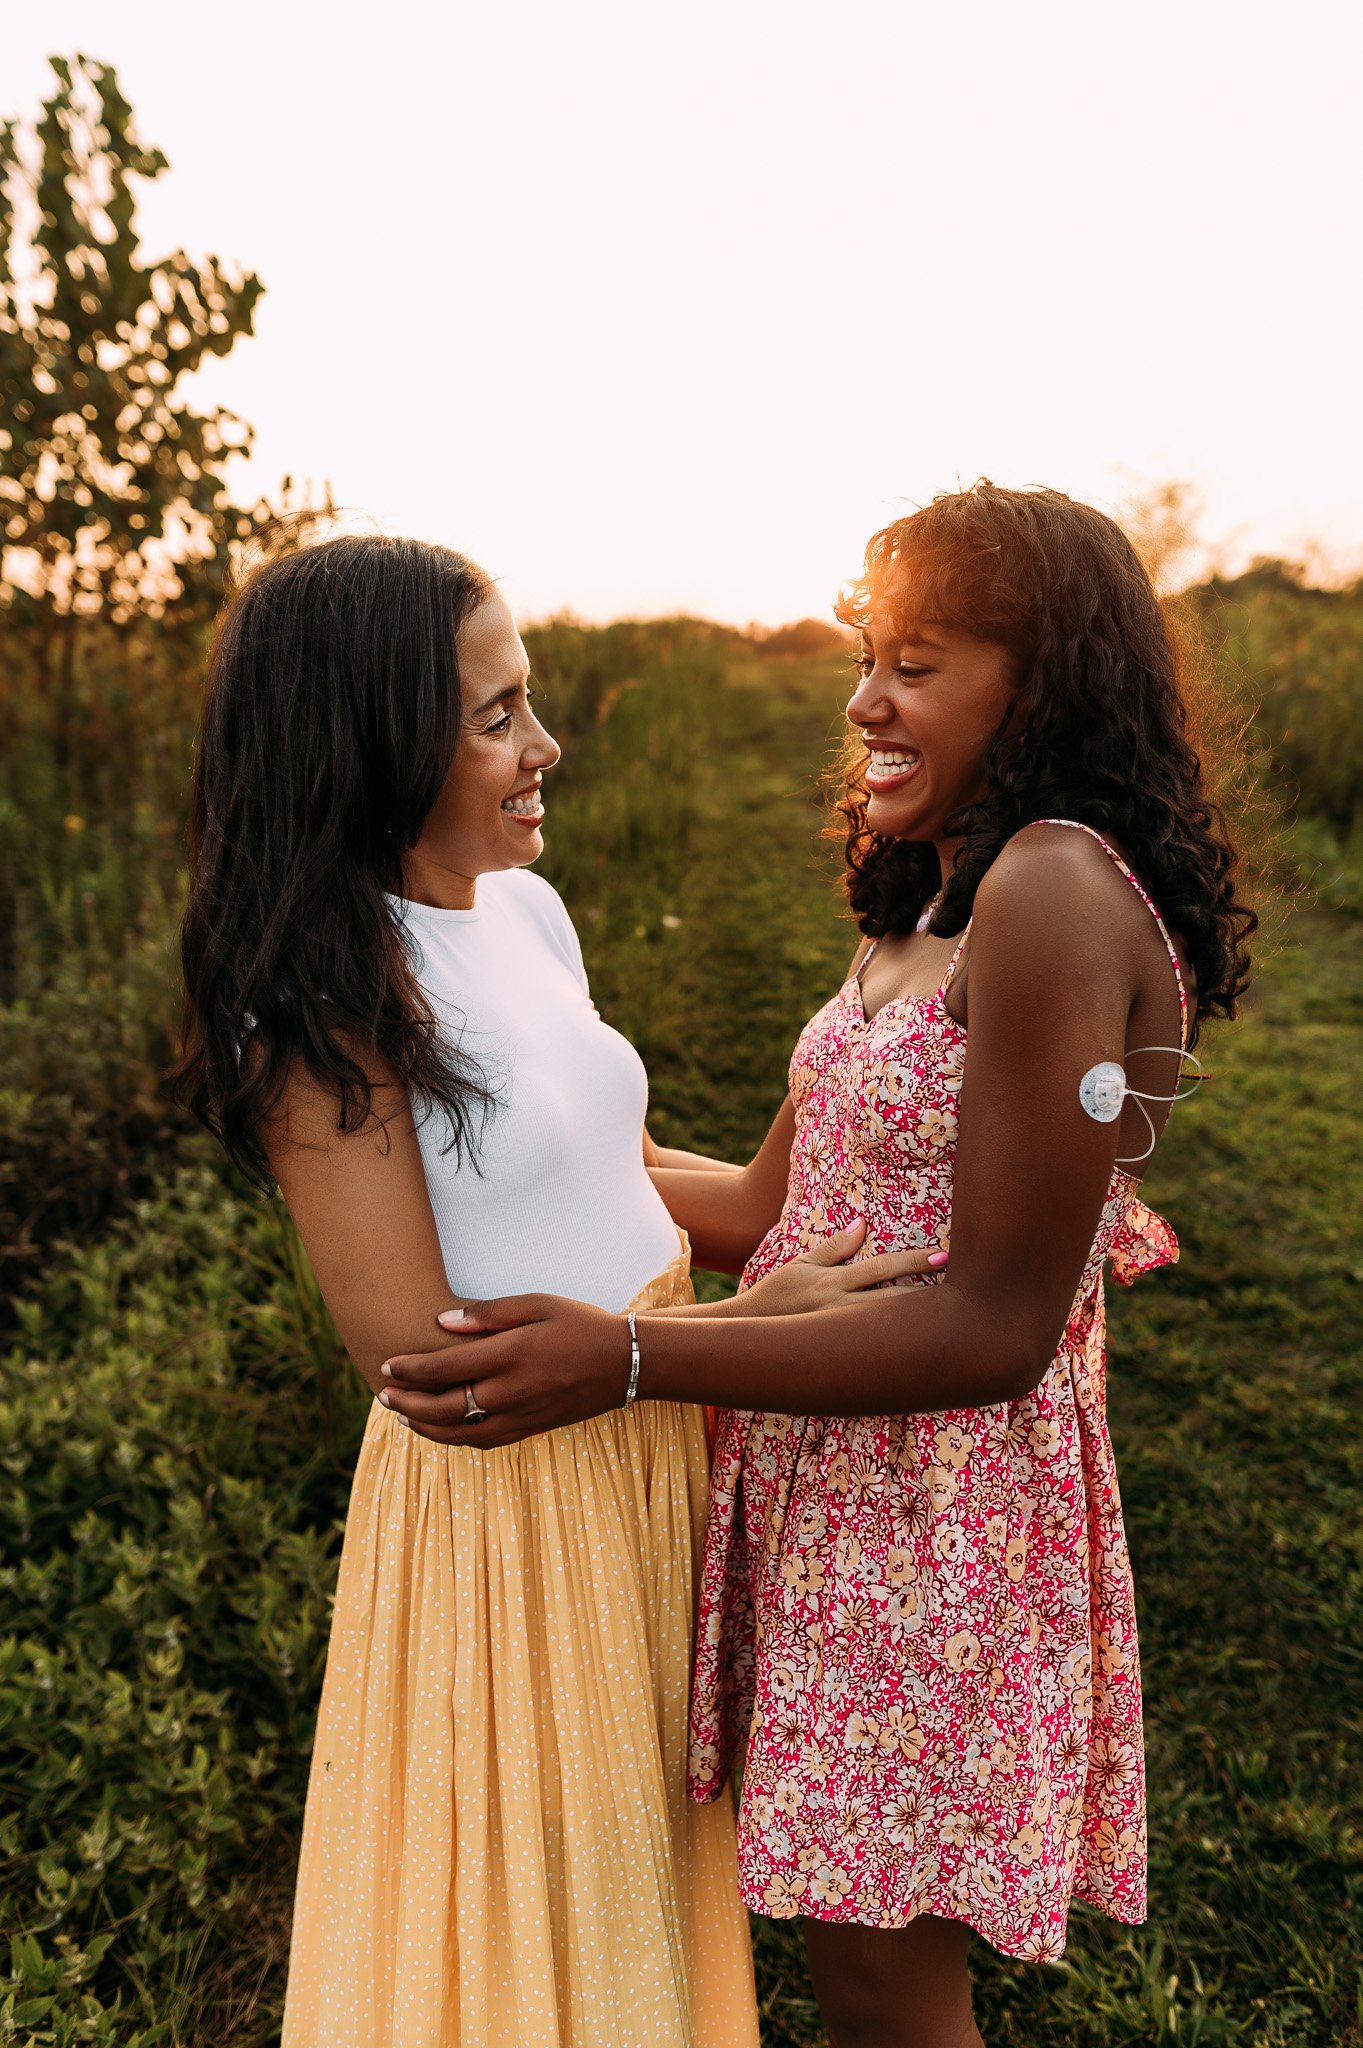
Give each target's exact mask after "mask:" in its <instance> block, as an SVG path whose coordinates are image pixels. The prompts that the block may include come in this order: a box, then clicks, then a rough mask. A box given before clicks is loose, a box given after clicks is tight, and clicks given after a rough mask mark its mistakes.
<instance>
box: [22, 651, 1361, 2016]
mask: <svg viewBox="0 0 1363 2048" xmlns="http://www.w3.org/2000/svg"><path fill="white" fill-rule="evenodd" d="M622 648H623V650H624V651H622ZM570 651H571V650H570ZM577 652H578V654H580V656H581V659H580V660H579V661H578V663H577V666H576V667H575V668H574V667H572V666H571V665H570V664H568V663H567V662H566V661H565V670H567V671H568V673H569V675H570V678H577V680H576V682H575V683H574V688H575V689H577V690H578V691H579V697H580V693H581V689H583V688H585V687H586V685H585V684H584V683H583V682H582V677H583V676H587V679H588V681H590V676H589V675H588V670H589V669H590V664H591V662H592V661H593V660H594V659H595V658H596V657H595V654H594V651H593V648H592V647H591V645H590V644H588V643H584V644H583V647H582V648H581V649H579V650H577ZM626 652H627V653H628V660H627V659H626ZM584 664H585V665H586V666H585V667H584ZM610 676H611V680H610V681H609V683H608V684H607V685H605V686H604V687H603V688H601V689H598V690H597V691H596V694H595V696H594V697H592V698H591V703H592V706H593V708H592V712H591V715H590V716H589V717H582V716H579V717H578V718H577V720H576V730H575V731H574V734H573V745H572V750H571V752H570V755H569V758H568V760H567V761H566V762H565V768H564V773H563V777H562V780H561V785H560V787H561V794H560V797H559V799H558V801H557V802H556V803H555V806H554V813H553V827H552V830H553V839H552V844H551V850H550V855H549V858H548V860H547V861H546V867H545V871H546V872H548V873H549V874H550V875H551V877H552V878H553V879H555V880H557V881H558V882H559V883H560V885H561V886H562V887H563V888H564V890H565V893H566V894H567V895H568V897H569V901H570V904H571V907H572V908H573V910H574V913H575V915H576V916H577V918H578V920H579V925H580V929H581V931H582V936H583V940H584V948H585V951H586V954H587V958H588V962H589V966H590V968H591V971H592V976H593V982H594V987H595V990H596V993H597V997H598V1001H599V1002H600V1004H601V1006H602V1008H603V1010H604V1011H605V1013H606V1014H607V1015H608V1016H609V1017H610V1018H611V1020H612V1021H613V1022H615V1023H616V1024H618V1025H619V1026H620V1027H621V1028H622V1029H624V1030H626V1031H627V1032H629V1033H630V1034H631V1035H632V1036H633V1037H634V1038H635V1040H636V1042H637V1043H638V1044H639V1045H640V1047H641V1050H642V1051H643V1052H644V1055H645V1058H646V1060H647V1061H648V1064H649V1068H650V1072H651V1074H652V1076H653V1111H652V1116H651V1122H652V1125H653V1128H654V1131H655V1134H656V1135H657V1136H658V1137H659V1138H661V1139H662V1140H664V1141H665V1142H680V1141H686V1142H688V1143H691V1144H696V1145H699V1146H703V1147H705V1148H707V1149H713V1150H716V1151H722V1152H730V1153H733V1154H735V1155H741V1154H742V1153H743V1152H744V1151H746V1150H747V1149H748V1148H750V1147H751V1146H753V1145H754V1144H755V1143H756V1142H757V1140H758V1139H759V1137H760V1136H761V1134H762V1132H763V1130H764V1129H765V1127H766V1123H767V1121H768V1119H769V1117H770V1116H771V1114H772V1113H773V1112H774V1110H775V1109H776V1107H777V1105H778V1104H779V1102H780V1099H781V1095H782V1092H783V1088H784V1069H785V1063H786V1060H787V1058H788V1055H789V1049H790V1045H791V1042H792V1040H793V1038H794V1035H795V1032H796V1030H797V1029H798V1027H799V1025H800V1024H801V1022H802V1021H803V1020H804V1018H805V1017H806V1016H807V1015H808V1014H809V1012H810V1010H811V1009H812V1008H813V1007H814V1006H815V1005H816V1004H817V1003H818V1002H820V1001H821V1000H822V999H823V997H824V995H825V994H826V993H827V992H828V991H829V989H830V988H832V987H833V986H835V985H836V983H837V981H838V980H839V979H840V977H841V975H842V973H843V971H844V968H845V964H846V961H847V959H848V957H849V956H850V953H851V950H852V945H853V939H854V934H853V933H852V931H851V929H850V927H849V926H848V924H847V922H846V920H845V919H844V918H843V916H842V914H841V912H840V908H839V904H838V899H837V894H836V889H835V887H834V884H833V881H832V879H831V872H830V861H829V857H828V855H827V853H826V852H825V851H824V850H822V849H820V848H819V846H818V844H817V832H818V827H819V824H820V822H821V813H820V809H819V807H818V805H817V803H816V801H815V795H814V781H815V775H816V773H817V770H818V768H819V766H820V763H821V760H822V758H823V756H824V750H825V747H826V744H827V741H828V736H829V733H830V730H831V729H832V726H833V723H834V720H835V717H836V710H837V703H838V688H839V680H838V676H837V672H836V670H835V668H834V667H832V666H830V665H829V664H827V663H823V664H820V663H817V662H805V663H797V662H791V663H775V662H772V663H764V664H760V665H759V664H758V663H756V662H755V661H753V660H751V659H750V658H749V657H748V656H746V655H745V654H744V653H742V652H741V651H735V650H734V649H733V648H732V647H727V648H725V647H719V648H717V647H716V645H713V644H708V643H705V642H704V641H703V640H695V639H688V638H687V637H686V635H684V634H681V635H678V636H677V638H676V645H675V646H674V647H673V648H672V650H671V655H670V658H668V659H664V658H663V651H661V650H660V649H659V647H658V646H657V645H656V644H654V645H653V646H652V649H651V651H650V645H649V643H647V642H646V641H640V642H639V643H638V645H637V646H635V645H634V643H630V642H624V643H622V646H621V647H617V648H616V649H615V651H614V655H613V657H612V666H611V670H610ZM636 680H638V681H639V687H637V688H635V687H631V684H632V683H633V682H634V681H636ZM603 703H604V705H605V710H604V712H603V711H602V708H601V707H602V704H603ZM546 710H547V714H548V716H549V719H550V722H551V724H552V723H553V722H554V703H553V694H552V692H551V694H550V697H549V701H548V703H547V706H546ZM831 866H832V869H833V870H835V868H836V861H835V860H834V861H833V862H832V864H831ZM1275 946H1276V950H1274V951H1273V952H1272V953H1271V955H1270V957H1269V958H1268V959H1267V960H1266V962H1265V965H1264V970H1263V973H1262V976H1261V979H1260V981H1259V983H1258V985H1257V988H1256V991H1255V995H1254V999H1253V1001H1252V1003H1251V1004H1250V1006H1249V1007H1248V1009H1247V1013H1246V1015H1245V1017H1244V1019H1243V1021H1242V1022H1241V1023H1240V1024H1238V1025H1237V1026H1235V1027H1234V1028H1233V1029H1232V1030H1229V1031H1225V1032H1221V1033H1216V1034H1213V1035H1212V1037H1211V1040H1210V1047H1211V1061H1210V1063H1211V1064H1212V1066H1213V1067H1214V1068H1215V1070H1216V1076H1217V1078H1216V1080H1215V1081H1214V1082H1213V1083H1212V1084H1211V1085H1210V1086H1209V1087H1208V1088H1207V1089H1205V1090H1204V1091H1203V1093H1202V1095H1201V1096H1200V1097H1199V1098H1198V1099H1197V1100H1196V1101H1195V1102H1193V1103H1191V1104H1189V1105H1188V1106H1187V1108H1185V1109H1183V1110H1180V1111H1179V1112H1178V1114H1177V1117H1176V1121H1175V1125H1174V1127H1173V1130H1172V1133H1171V1135H1170V1137H1169V1139H1168V1140H1167V1141H1166V1144H1165V1147H1164V1148H1163V1150H1162V1153H1161V1157H1160V1159H1159V1162H1158V1165H1157V1167H1156V1170H1155V1174H1154V1176H1153V1177H1152V1180H1151V1182H1150V1188H1149V1192H1150V1194H1151V1199H1152V1200H1154V1201H1155V1202H1156V1203H1157V1204H1158V1205H1159V1206H1161V1207H1162V1208H1163V1209H1164V1210H1165V1211H1166V1213H1168V1214H1169V1216H1170V1218H1171V1220H1172V1221H1173V1222H1174V1224H1175V1226H1176V1228H1177V1229H1178V1231H1179V1234H1180V1237H1181V1239H1182V1243H1183V1259H1182V1262H1181V1264H1180V1265H1179V1267H1178V1268H1177V1269H1176V1270H1175V1271H1173V1272H1172V1273H1164V1274H1160V1275H1155V1276H1152V1277H1151V1278H1149V1279H1147V1280H1145V1281H1144V1282H1142V1283H1139V1284H1138V1286H1137V1288H1136V1289H1135V1290H1134V1291H1133V1292H1132V1293H1131V1294H1130V1295H1127V1294H1125V1293H1123V1292H1122V1291H1121V1290H1113V1297H1112V1303H1111V1307H1112V1328H1113V1362H1112V1385H1111V1409H1112V1423H1113V1432H1114V1437H1115V1440H1116V1445H1117V1453H1118V1462H1119V1467H1120V1470H1121V1474H1122V1479H1123V1486H1124V1492H1125V1499H1126V1505H1127V1518H1128V1525H1129V1530H1130V1535H1131V1541H1132V1548H1133V1553H1134V1557H1135V1565H1136V1573H1137V1593H1138V1599H1139V1602H1140V1614H1141V1628H1142V1643H1143V1650H1144V1658H1145V1669H1146V1689H1147V1709H1148V1720H1149V1747H1150V1780H1151V1841H1152V1860H1153V1869H1152V1918H1151V1921H1150V1924H1149V1926H1148V1927H1147V1928H1145V1929H1141V1930H1138V1931H1136V1932H1135V1933H1134V1934H1133V1933H1130V1932H1126V1931H1123V1930H1120V1929H1116V1928H1112V1927H1109V1926H1108V1925H1107V1924H1106V1923H1104V1922H1103V1921H1102V1920H1101V1919H1099V1918H1098V1917H1097V1916H1095V1915H1092V1914H1090V1913H1087V1912H1082V1911H1080V1912H1076V1914H1075V1916H1074V1921H1073V1923H1072V1939H1071V1946H1070V1950H1069V1953H1068V1956H1067V1958H1066V1961H1065V1963H1064V1964H1063V1965H1062V1966H1060V1967H1057V1968H1050V1969H1025V1968H1020V1967H1018V1966H1014V1965H1010V1964H1006V1963H1003V1962H1001V1961H1000V1960H998V1959H997V1958H991V1957H990V1956H989V1955H988V1953H987V1952H985V1951H984V1950H983V1949H982V1948H981V1949H980V1951H979V1956H978V1981H979V2004H980V2010H981V2018H982V2024H983V2027H984V2032H985V2038H986V2040H987V2041H988V2042H989V2043H990V2048H1024V2044H1025V2048H1036V2044H1038V2043H1041V2042H1045V2043H1046V2044H1047V2048H1125V2044H1137V2043H1140V2044H1146V2043H1149V2044H1169V2048H1175V2044H1184V2043H1193V2044H1203V2048H1206V2044H1222V2043H1226V2044H1230V2043H1234V2044H1236V2048H1240V2044H1244V2048H1363V2026H1360V1989H1361V1984H1363V1978H1361V1976H1360V1972H1361V1970H1363V1941H1360V1936H1359V1917H1360V1916H1359V1911H1358V1908H1359V1904H1360V1900H1359V1892H1360V1889H1361V1888H1363V1813H1361V1812H1360V1798H1359V1789H1358V1778H1359V1773H1358V1764H1357V1758H1358V1756H1359V1754H1360V1751H1361V1749H1363V1726H1360V1722H1361V1721H1363V1711H1361V1710H1360V1690H1361V1688H1360V1660H1363V1643H1361V1642H1360V1625H1359V1624H1360V1616H1361V1615H1363V1589H1361V1588H1360V1535H1359V1515H1358V1501H1359V1495H1360V1486H1359V1478H1360V1474H1359V1462H1360V1452H1359V1448H1358V1442H1359V1438H1358V1429H1357V1423H1358V1405H1359V1403H1358V1395H1359V1364H1358V1353H1359V1342H1358V1339H1359V1331H1360V1322H1361V1321H1363V1317H1360V1306H1363V1298H1361V1297H1360V1287H1363V1244H1360V1241H1359V1232H1358V1218H1359V1215H1360V1213H1363V1142H1360V1137H1359V1120H1358V1117H1357V1110H1356V1090H1357V1088H1358V1085H1359V1081H1360V1078H1363V1058H1360V1021H1361V1020H1360V993H1359V991H1360V988H1363V923H1361V922H1359V921H1357V920H1355V919H1354V918H1352V917H1350V916H1348V915H1346V914H1344V912H1343V911H1333V912H1330V911H1326V910H1323V909H1318V908H1306V909H1302V910H1300V911H1298V912H1297V913H1296V914H1295V915H1293V916H1292V917H1291V919H1290V920H1289V921H1288V922H1287V925H1286V931H1285V934H1284V935H1283V936H1282V937H1281V938H1280V939H1279V940H1277V941H1276V942H1275ZM362 1408H363V1402H362V1401H361V1400H360V1399H359V1398H358V1397H357V1393H356V1390H355V1385H354V1382H353V1379H352V1378H351V1377H350V1376H349V1375H348V1373H347V1371H346V1370H345V1369H344V1368H343V1367H342V1366H341V1364H340V1361H339V1359H338V1356H337V1353H336V1350H335V1345H334V1339H333V1338H332V1336H331V1333H330V1330H329V1327H328V1325H327V1322H326V1318H325V1314H324V1312H323V1311H322V1309H321V1306H320V1303H319V1302H318V1301H317V1298H316V1295H315V1290H314V1289H313V1288H312V1286H311V1283H310V1279H309V1276H308V1274H307V1271H306V1267H305V1265H303V1264H302V1262H301V1261H300V1260H299V1258H298V1254H297V1248H296V1243H295V1241H294V1240H293V1238H292V1236H291V1233H290V1232H289V1231H288V1229H287V1228H286V1227H284V1225H283V1223H282V1221H281V1219H280V1218H279V1217H278V1216H277V1214H276V1213H275V1212H273V1211H272V1210H270V1209H268V1208H266V1207H264V1206H263V1205H261V1204H258V1203H256V1202H254V1201H251V1200H249V1199H247V1198H244V1197H243V1196H242V1195H241V1193H240V1192H239V1191H238V1190H236V1189H234V1188H233V1187H232V1186H231V1185H229V1184H228V1183H227V1182H226V1180H225V1179H224V1177H223V1175H222V1174H221V1173H220V1172H219V1171H218V1169H217V1167H216V1164H215V1163H214V1162H213V1161H212V1159H211V1156H210V1154H209V1152H208V1150H207V1148H206V1147H205V1146H203V1145H200V1144H198V1143H197V1142H196V1141H194V1140H190V1141H189V1143H188V1146H187V1147H186V1148H185V1150H184V1151H183V1152H180V1153H177V1155H176V1157H175V1158H173V1159H172V1160H170V1161H169V1162H168V1165H167V1170H166V1171H165V1173H163V1174H162V1176H161V1182H160V1185H159V1187H158V1188H157V1190H156V1191H155V1192H154V1193H153V1194H152V1195H151V1196H150V1197H148V1198H147V1199H145V1200H143V1201H142V1202H141V1203H140V1205H138V1206H136V1207H134V1208H133V1209H132V1210H131V1212H129V1213H127V1214H125V1215H124V1217H123V1219H122V1221H116V1222H114V1224H113V1225H112V1226H111V1227H110V1228H108V1229H107V1230H106V1231H105V1232H104V1234H103V1235H102V1236H100V1237H99V1238H97V1239H96V1240H95V1241H94V1242H93V1243H90V1244H84V1245H82V1247H81V1249H80V1250H79V1251H76V1250H67V1251H61V1250H58V1251H56V1252H53V1253H49V1255H48V1256H47V1257H46V1259H45V1261H44V1263H43V1265H42V1267H41V1273H40V1282H39V1285H38V1287H37V1289H36V1291H35V1292H34V1293H33V1295H32V1296H31V1298H30V1299H29V1300H28V1301H27V1302H25V1303H24V1304H23V1305H21V1308H20V1311H19V1323H18V1330H17V1335H16V1339H15V1341H14V1343H13V1344H12V1346H11V1349H10V1350H9V1352H8V1354H7V1356H6V1357H5V1359H4V1364H3V1383H2V1384H0V1560H3V1561H2V1562H0V1774H3V1782H0V1929H3V1932H4V1934H5V1935H6V1936H13V1937H14V1941H15V1946H14V1948H13V1951H12V1954H11V1958H10V1963H9V1968H8V1973H7V1972H6V1966H5V1963H4V1961H3V1951H0V2042H10V2041H12V2042H14V2043H17V2044H29V2043H32V2044H35V2048H36V2044H39V2043H42V2044H44V2048H46V2044H47V2043H52V2044H54V2048H66V2044H68V2043H70V2044H73V2048H74V2044H75V2043H77V2042H85V2041H90V2042H103V2043H107V2044H110V2048H114V2044H116V2048H170V2044H176V2048H266V2044H268V2043H271V2042H273V2041H274V2040H276V2039H277V2027H278V2013H279V2008H280V2002H281V1998H282V1989H283V1968H284V1956H285V1953H286V1940H287V1914H288V1900H289V1891H290V1886H291V1882H292V1866H293V1859H294V1855H295V1847H296V1835H297V1827H298V1819H299V1812H300V1806H301V1799H302V1793H303V1787H304V1783H305V1775H306V1762H307V1751H308V1743H309V1739H310V1729H311V1716H312V1712H313V1705H314V1701H315V1697H316V1690H317V1685H318V1682H319V1678H320V1670H321V1660H322V1656H323V1653H324V1647H325V1633H326V1616H327V1602H328V1596H329V1589H330V1585H331V1582H332V1576H333V1574H334V1569H335V1560H336V1555H337V1547H338V1541H339V1531H340V1523H341V1517H342V1515H343V1512H344V1504H345V1492H346V1482H345V1477H344V1474H345V1469H346V1467H347V1464H348V1461H349V1458H350V1457H351V1455H352V1454H353V1449H354V1444H355V1441H356V1433H357V1427H358V1422H359V1417H360V1414H361V1412H362ZM757 1932H758V1956H759V1968H760V1976H761V1987H762V1996H763V2002H764V2009H765V2012H766V2023H765V2039H766V2041H767V2043H768V2044H769V2048H814V2044H816V2043H819V2042H821V2041H822V2039H823V2036H822V2032H821V2029H820V2027H819V2024H818V2019H817V2014H816V2012H815V2009H814V2007H813V2004H812V2001H811V1999H810V1997H809V1992H808V1985H807V1980H806V1977H805V1972H804V1967H803V1961H802V1958H801V1955H800V1951H799V1946H798V1942H797V1941H795V1940H794V1939H792V1937H791V1936H790V1934H789V1931H788V1930H783V1929H781V1928H779V1927H777V1926H775V1925H773V1924H770V1923H759V1924H758V1929H757Z"/></svg>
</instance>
